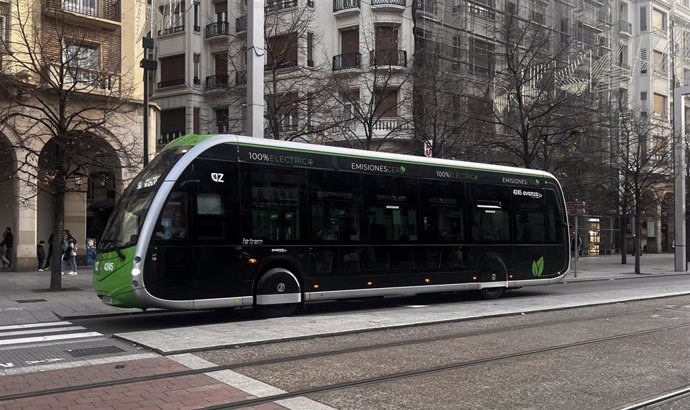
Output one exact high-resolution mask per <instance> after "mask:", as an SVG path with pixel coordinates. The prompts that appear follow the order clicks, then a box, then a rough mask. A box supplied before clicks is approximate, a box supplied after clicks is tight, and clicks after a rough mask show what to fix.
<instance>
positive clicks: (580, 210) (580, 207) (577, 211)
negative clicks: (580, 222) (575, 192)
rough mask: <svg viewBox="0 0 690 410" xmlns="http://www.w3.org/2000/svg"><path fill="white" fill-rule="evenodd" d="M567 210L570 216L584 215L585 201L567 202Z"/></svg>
mask: <svg viewBox="0 0 690 410" xmlns="http://www.w3.org/2000/svg"><path fill="white" fill-rule="evenodd" d="M565 208H566V210H567V211H568V215H584V214H585V201H566V203H565Z"/></svg>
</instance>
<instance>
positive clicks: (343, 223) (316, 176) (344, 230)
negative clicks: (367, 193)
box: [308, 170, 362, 243]
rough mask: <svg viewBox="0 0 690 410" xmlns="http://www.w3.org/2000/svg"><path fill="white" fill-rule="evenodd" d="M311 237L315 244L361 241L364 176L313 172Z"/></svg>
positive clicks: (310, 187) (310, 180) (310, 197)
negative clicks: (362, 182)
mask: <svg viewBox="0 0 690 410" xmlns="http://www.w3.org/2000/svg"><path fill="white" fill-rule="evenodd" d="M308 179H309V202H310V206H311V238H312V240H313V241H315V242H333V243H336V242H337V243H349V242H356V241H359V239H360V232H359V230H360V216H361V208H362V193H361V181H360V176H359V175H357V174H343V173H338V172H332V171H311V170H310V171H309V176H308Z"/></svg>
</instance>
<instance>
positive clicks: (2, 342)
mask: <svg viewBox="0 0 690 410" xmlns="http://www.w3.org/2000/svg"><path fill="white" fill-rule="evenodd" d="M98 336H103V334H101V333H98V332H84V333H69V334H66V335H53V336H36V337H24V338H19V339H7V340H0V346H5V345H15V344H24V343H35V342H51V341H54V340H67V339H79V338H85V337H98Z"/></svg>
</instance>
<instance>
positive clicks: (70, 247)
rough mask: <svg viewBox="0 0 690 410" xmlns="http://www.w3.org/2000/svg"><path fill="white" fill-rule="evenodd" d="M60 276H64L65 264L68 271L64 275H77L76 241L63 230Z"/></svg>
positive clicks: (67, 231)
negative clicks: (67, 266)
mask: <svg viewBox="0 0 690 410" xmlns="http://www.w3.org/2000/svg"><path fill="white" fill-rule="evenodd" d="M62 239H63V240H62V274H63V275H64V274H65V262H67V263H69V265H70V270H69V271H67V272H66V273H67V274H68V275H76V274H77V249H78V248H77V240H76V239H74V236H72V234H71V233H70V232H69V230H67V229H65V231H64V232H63V233H62Z"/></svg>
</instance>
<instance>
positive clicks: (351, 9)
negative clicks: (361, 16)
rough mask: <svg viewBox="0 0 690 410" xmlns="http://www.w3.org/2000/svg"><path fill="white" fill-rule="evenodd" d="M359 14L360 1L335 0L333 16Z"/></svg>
mask: <svg viewBox="0 0 690 410" xmlns="http://www.w3.org/2000/svg"><path fill="white" fill-rule="evenodd" d="M357 13H359V0H333V14H335V15H336V16H348V15H351V14H357Z"/></svg>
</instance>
